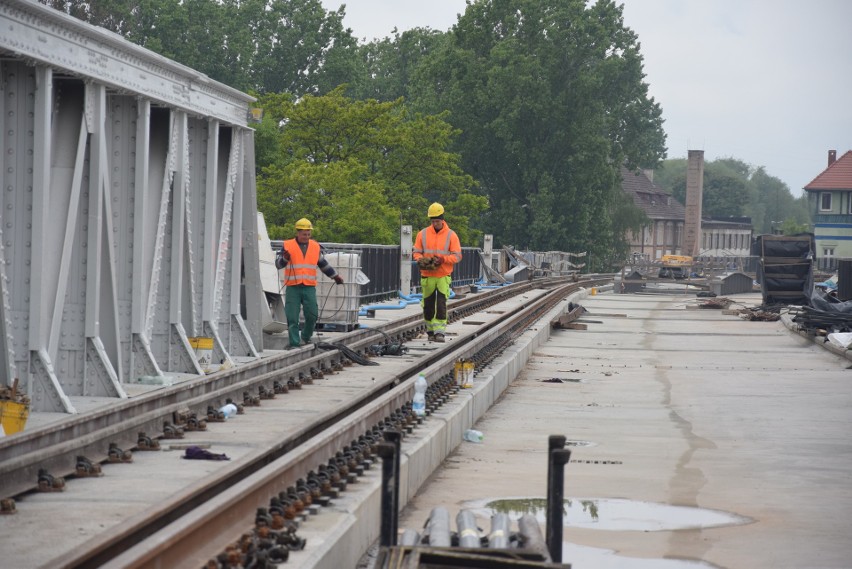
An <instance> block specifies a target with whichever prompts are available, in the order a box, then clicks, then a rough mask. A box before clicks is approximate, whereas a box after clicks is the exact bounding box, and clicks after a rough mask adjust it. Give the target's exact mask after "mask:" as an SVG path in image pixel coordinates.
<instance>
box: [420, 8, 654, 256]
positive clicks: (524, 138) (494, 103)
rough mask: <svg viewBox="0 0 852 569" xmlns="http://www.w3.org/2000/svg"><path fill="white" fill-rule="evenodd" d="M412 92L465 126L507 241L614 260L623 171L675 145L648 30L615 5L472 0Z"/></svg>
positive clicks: (490, 221) (496, 229)
mask: <svg viewBox="0 0 852 569" xmlns="http://www.w3.org/2000/svg"><path fill="white" fill-rule="evenodd" d="M411 91H412V94H413V96H414V98H415V107H416V108H419V109H425V110H429V111H432V112H439V111H441V110H443V109H448V110H449V111H450V115H449V120H450V121H451V122H452V123H453V125H455V126H456V127H458V128H459V129H460V130H461V131H462V134H461V136H460V137H459V139H458V141H459V146H458V147H459V149H460V153H461V155H462V156H463V158H464V162H463V165H464V167H465V170H466V171H468V172H470V173H471V174H472V175H473V176H474V177H475V178H476V179H477V180H478V181H479V183H480V185H481V187H482V188H483V190H484V191H485V192H486V193H487V195H488V196H489V199H490V202H491V208H490V209H489V210H488V212H487V214H486V216H485V217H484V219H483V222H482V223H483V226H484V227H485V228H486V229H487V230H488V231H489V232H491V233H493V234H494V235H495V239H496V240H497V242H498V243H499V242H502V243H511V244H514V245H517V246H520V247H531V248H535V249H544V250H547V249H558V250H573V251H581V250H585V249H587V248H590V249H591V250H593V258H595V259H603V258H605V257H607V256H610V255H612V251H613V245H614V243H615V241H616V240H617V239H619V238H620V237H619V236H616V234H615V230H614V227H613V222H612V218H611V213H612V211H613V209H614V207H615V206H616V202H617V200H618V199H619V194H620V174H619V167H620V166H621V165H622V164H627V165H628V166H630V167H634V166H636V165H639V164H641V165H644V166H652V165H655V164H656V163H657V161H658V160H659V158H660V157H662V155H663V153H664V151H665V148H664V140H665V135H664V133H663V131H662V119H661V110H660V107H659V105H657V104H656V103H655V102H654V101H653V99H651V98H649V96H648V91H647V85H646V84H645V83H644V82H643V71H642V57H641V55H640V53H639V44H638V42H637V37H636V35H635V34H634V33H633V32H632V31H631V30H629V29H628V28H626V27H624V25H623V18H622V11H621V8H620V7H618V6H616V5H615V3H614V2H610V1H599V2H596V3H594V4H592V5H590V6H588V7H587V5H586V2H584V1H583V0H558V1H555V2H548V3H542V2H538V1H536V0H504V1H497V0H481V1H477V2H471V3H469V4H468V7H467V10H466V11H465V14H464V15H463V16H461V17H460V19H459V21H458V24H457V25H456V26H455V27H454V28H453V30H452V31H451V32H450V34H449V36H448V37H447V41H446V42H442V43H441V44H440V45H439V47H438V49H437V50H436V51H435V53H434V54H430V55H429V56H428V57H427V58H425V59H424V61H423V63H422V64H421V65H420V66H419V67H418V71H417V72H416V73H415V80H414V84H413V85H412V88H411Z"/></svg>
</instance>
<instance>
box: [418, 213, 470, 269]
mask: <svg viewBox="0 0 852 569" xmlns="http://www.w3.org/2000/svg"><path fill="white" fill-rule="evenodd" d="M413 253H414V260H415V261H416V260H417V259H419V258H420V257H423V256H427V257H431V256H432V255H441V256H442V257H443V258H444V262H443V263H441V265H440V266H439V267H438V268H436V269H421V270H420V274H421V275H422V276H424V277H446V276H447V275H450V274H452V272H453V265H455V264H456V263H458V262H459V261H461V259H462V253H461V243H460V242H459V237H458V235H456V232H455V231H453V230H452V229H450V226H449V225H447V222H446V221H445V222H444V226H443V227H442V228H441V231H439V232H437V233H435V230H434V229H432V228H431V227H427V228H426V229H423V230H422V231H420V233H418V234H417V239H416V240H415V242H414V249H413Z"/></svg>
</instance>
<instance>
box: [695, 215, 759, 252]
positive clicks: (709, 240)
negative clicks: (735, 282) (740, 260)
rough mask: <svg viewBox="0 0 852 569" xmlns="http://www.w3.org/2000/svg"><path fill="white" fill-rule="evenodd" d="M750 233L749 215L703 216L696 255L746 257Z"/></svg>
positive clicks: (749, 247) (749, 245)
mask: <svg viewBox="0 0 852 569" xmlns="http://www.w3.org/2000/svg"><path fill="white" fill-rule="evenodd" d="M752 233H753V227H752V225H751V218H750V217H705V218H704V219H702V220H701V243H700V245H699V253H698V256H699V257H748V256H749V255H750V254H751V239H752Z"/></svg>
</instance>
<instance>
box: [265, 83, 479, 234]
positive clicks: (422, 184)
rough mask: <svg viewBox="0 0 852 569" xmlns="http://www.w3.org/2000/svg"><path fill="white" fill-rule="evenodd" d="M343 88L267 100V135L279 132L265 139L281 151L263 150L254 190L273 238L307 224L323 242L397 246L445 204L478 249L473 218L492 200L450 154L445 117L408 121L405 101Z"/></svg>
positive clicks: (449, 216) (460, 230)
mask: <svg viewBox="0 0 852 569" xmlns="http://www.w3.org/2000/svg"><path fill="white" fill-rule="evenodd" d="M344 90H345V87H340V88H338V89H336V90H334V91H332V92H331V93H330V94H328V95H326V96H321V97H318V96H312V95H306V96H305V97H302V98H301V99H298V100H293V99H292V98H291V97H290V96H288V95H281V94H269V95H266V96H263V97H262V98H261V101H260V103H261V104H262V106H263V107H264V111H265V113H264V119H263V120H264V124H263V125H262V129H261V130H262V131H263V132H266V133H268V132H269V125H270V124H271V125H273V127H274V128H277V131H278V132H277V136H275V137H274V139H273V140H270V141H268V142H271V143H273V144H274V146H275V148H276V149H277V151H273V152H266V151H263V149H261V153H262V154H263V156H265V157H267V158H266V159H267V160H268V161H269V162H268V164H266V165H265V167H264V168H263V169H262V170H261V171H260V173H259V175H258V183H257V186H258V206H259V208H260V209H261V210H262V211H263V212H264V215H265V216H266V220H267V224H268V226H269V228H270V235H272V236H273V237H277V238H283V237H288V236H290V235H292V234H293V232H294V230H293V228H292V225H293V223H294V222H295V221H296V220H297V219H299V218H301V217H308V218H309V219H311V221H312V222H313V223H314V225H315V227H316V235H317V238H319V239H322V240H325V241H337V242H359V243H360V242H368V243H385V244H389V243H398V232H399V226H400V225H402V224H410V225H413V226H414V227H415V228H420V227H421V226H425V225H426V224H427V218H426V210H427V209H428V206H429V204H430V203H431V202H432V201H440V202H441V203H442V204H443V205H444V207H445V208H446V212H447V213H446V216H447V222H448V223H449V224H450V226H451V227H452V228H453V229H454V230H455V231H456V232H457V233H458V235H459V238H460V239H461V240H462V242H463V243H465V244H469V245H475V244H477V243H478V241H479V238H480V235H481V234H480V233H479V232H478V231H476V230H474V229H473V228H472V226H471V219H473V218H475V217H477V216H478V215H479V214H481V213H482V212H483V211H484V210H485V209H486V207H487V199H486V198H485V197H483V196H479V195H476V194H475V193H474V192H473V191H472V190H473V187H474V182H473V179H472V178H471V177H470V176H468V175H466V174H465V173H464V172H463V171H462V169H461V167H460V166H459V157H458V155H456V154H453V153H452V152H450V151H449V150H448V148H449V147H450V145H451V143H452V140H453V138H454V137H455V136H457V134H458V133H457V131H455V130H454V129H453V128H452V127H451V126H450V125H449V124H448V123H447V122H446V121H445V120H444V118H443V117H441V116H429V115H411V114H410V113H409V112H408V110H407V109H406V107H405V105H404V104H403V102H402V100H396V101H391V102H384V103H382V102H378V101H376V100H373V99H369V100H365V101H353V100H352V99H349V98H347V97H345V96H344V95H343V92H344ZM270 138H271V137H270Z"/></svg>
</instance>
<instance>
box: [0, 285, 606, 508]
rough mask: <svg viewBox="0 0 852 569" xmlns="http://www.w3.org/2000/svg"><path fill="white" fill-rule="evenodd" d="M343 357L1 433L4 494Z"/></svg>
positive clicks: (471, 304)
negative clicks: (182, 417)
mask: <svg viewBox="0 0 852 569" xmlns="http://www.w3.org/2000/svg"><path fill="white" fill-rule="evenodd" d="M564 280H565V279H564V278H563V279H560V278H549V279H540V280H536V281H529V282H522V283H516V284H513V285H509V286H506V287H501V288H499V289H494V290H493V291H491V292H490V293H489V294H484V295H477V296H474V297H470V298H465V299H460V300H457V301H454V302H452V303H451V305H450V307H449V315H450V319H451V320H452V319H454V318H458V317H461V316H462V315H464V314H467V313H470V312H474V311H476V310H479V309H481V307H482V306H488V305H489V304H494V303H496V302H500V301H501V300H502V299H504V298H508V297H511V296H514V295H517V294H522V293H523V292H525V291H528V290H530V289H531V288H538V287H542V286H555V285H556V284H558V283H559V282H564ZM581 282H590V281H581ZM422 328H423V324H422V318H421V317H420V316H419V315H412V316H410V317H407V318H403V319H400V320H396V321H395V322H392V323H389V324H386V325H380V326H376V327H372V328H366V329H357V330H354V331H352V332H349V333H347V334H342V335H341V336H340V337H339V339H338V340H339V341H340V342H342V343H344V344H345V345H347V346H348V347H350V348H351V349H353V350H355V351H359V350H361V351H362V352H366V349H367V347H368V346H369V345H370V344H371V343H375V341H376V338H377V336H376V331H379V332H381V333H383V334H387V335H388V336H389V337H391V338H394V339H396V340H399V339H403V338H405V337H406V336H407V335H410V334H412V333H414V332H416V331H419V330H422ZM344 360H345V358H344V356H343V355H342V354H341V352H339V351H331V352H320V353H317V352H316V351H315V350H313V349H309V348H301V349H298V350H288V351H286V352H284V353H282V354H276V355H274V356H271V357H265V358H261V359H258V360H255V361H252V362H248V363H246V364H242V365H240V366H239V367H236V368H232V369H229V370H225V371H220V372H216V373H213V374H210V375H207V376H200V377H198V378H194V379H190V380H187V381H184V382H181V383H179V384H177V385H174V386H170V387H167V388H165V389H162V390H157V391H152V392H150V393H147V394H144V395H140V396H137V397H133V398H131V399H124V400H118V401H116V402H115V403H110V404H109V405H107V406H105V407H104V408H101V409H96V410H93V411H89V412H86V413H81V414H79V415H77V416H73V417H72V418H69V419H67V420H63V421H61V422H59V423H56V424H53V425H47V426H45V427H42V428H38V429H32V430H29V431H24V432H23V433H20V434H17V435H14V436H10V437H4V438H2V439H0V498H7V497H14V496H17V495H19V494H22V493H24V492H28V491H31V490H33V489H34V488H35V487H36V485H37V480H38V472H39V470H40V469H42V468H44V469H46V470H47V471H49V472H51V473H52V474H54V475H56V476H68V475H71V474H73V472H74V464H75V461H76V457H77V456H78V455H83V456H86V457H88V458H89V459H91V460H93V461H95V462H100V461H103V460H105V459H106V458H107V454H108V448H109V444H110V443H116V444H117V445H118V446H119V447H121V448H133V447H135V445H136V442H137V435H138V433H139V432H140V431H144V432H146V433H151V434H152V435H154V434H155V433H159V432H161V431H162V428H163V423H164V422H165V421H169V422H173V420H174V416H175V414H176V413H180V412H183V411H186V410H190V411H191V410H195V411H196V412H197V413H198V414H199V416H202V417H204V416H206V409H207V406H208V405H213V406H214V407H215V408H217V409H218V408H219V407H221V406H222V405H224V403H225V401H226V400H227V399H228V398H232V399H234V400H236V401H241V400H242V394H243V392H245V391H250V392H252V391H256V390H257V387H258V386H260V385H264V386H265V385H266V384H271V383H272V381H273V380H274V379H276V378H285V379H286V378H298V377H300V375H301V376H302V377H310V375H311V373H310V370H311V369H318V370H320V371H322V370H329V369H332V368H333V367H335V366H336V365H338V364H340V363H342V362H343V361H344ZM153 438H156V435H154V436H153Z"/></svg>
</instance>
